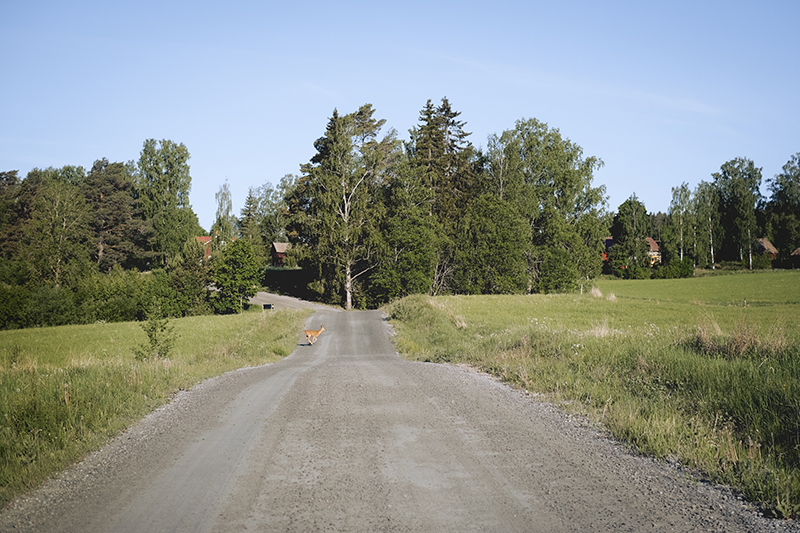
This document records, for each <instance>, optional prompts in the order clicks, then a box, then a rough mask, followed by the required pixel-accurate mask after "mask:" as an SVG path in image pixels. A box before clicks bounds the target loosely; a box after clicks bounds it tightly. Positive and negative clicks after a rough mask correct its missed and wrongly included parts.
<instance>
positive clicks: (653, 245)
mask: <svg viewBox="0 0 800 533" xmlns="http://www.w3.org/2000/svg"><path fill="white" fill-rule="evenodd" d="M645 241H646V242H647V246H648V251H647V255H648V257H649V258H650V266H651V267H652V266H656V265H660V264H661V247H660V246H659V245H658V242H657V241H656V240H655V239H653V238H652V237H647V238H645ZM603 244H604V246H605V251H603V253H602V256H603V261H608V251H609V250H610V249H611V247H612V246H614V238H613V237H606V238H605V239H603Z"/></svg>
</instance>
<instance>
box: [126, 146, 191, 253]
mask: <svg viewBox="0 0 800 533" xmlns="http://www.w3.org/2000/svg"><path fill="white" fill-rule="evenodd" d="M135 185H136V187H135V194H136V200H137V202H138V204H139V206H140V207H141V209H142V213H143V216H144V218H145V219H146V220H148V221H150V222H151V223H152V226H153V229H154V238H153V242H152V243H151V249H152V250H153V252H155V253H156V254H157V255H158V261H159V262H160V263H161V264H163V265H166V264H167V263H168V261H169V258H170V257H171V256H175V255H177V254H178V253H180V250H181V248H182V247H183V243H184V242H185V241H186V239H188V238H189V237H193V236H195V235H199V234H200V225H199V224H198V222H197V215H195V214H194V212H193V211H192V207H191V205H190V204H189V192H190V191H191V189H192V177H191V175H190V173H189V150H187V149H186V146H184V145H183V143H181V144H178V143H175V142H173V141H170V140H166V139H165V140H162V141H156V140H155V139H147V140H146V141H145V142H144V146H143V147H142V151H141V153H140V156H139V162H138V174H137V175H136V176H135Z"/></svg>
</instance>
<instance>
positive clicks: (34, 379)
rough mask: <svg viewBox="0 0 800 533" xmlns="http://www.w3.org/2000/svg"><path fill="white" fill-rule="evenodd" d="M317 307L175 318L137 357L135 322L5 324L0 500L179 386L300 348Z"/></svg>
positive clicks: (139, 340)
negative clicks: (153, 353) (163, 343)
mask: <svg viewBox="0 0 800 533" xmlns="http://www.w3.org/2000/svg"><path fill="white" fill-rule="evenodd" d="M310 314H311V311H306V310H303V311H293V310H281V311H272V312H264V313H262V312H256V313H252V312H251V313H244V314H240V315H229V316H200V317H190V318H183V319H178V320H173V321H170V325H171V326H173V327H174V329H173V335H174V338H175V344H174V346H173V348H172V350H171V351H170V352H169V354H168V357H159V358H151V359H146V360H140V359H137V358H136V356H135V352H136V350H137V349H138V348H139V347H140V346H142V345H143V344H146V343H147V336H146V334H145V332H144V330H143V329H142V327H141V325H140V324H139V323H136V322H125V323H113V324H106V323H99V324H94V325H86V326H62V327H56V328H36V329H25V330H13V331H2V332H0V505H1V504H2V503H5V502H7V501H9V500H10V499H12V498H14V497H15V496H18V495H19V494H21V493H22V492H24V491H26V490H28V489H30V488H32V487H35V486H36V485H38V484H39V483H41V482H42V481H43V480H44V479H46V478H47V477H48V476H50V475H52V474H53V473H55V472H57V471H59V470H62V469H63V468H65V467H67V466H68V465H69V464H70V463H72V462H74V461H76V460H78V459H80V458H81V457H82V456H83V455H85V454H86V452H88V451H90V450H92V449H96V448H98V447H100V446H101V445H102V444H103V443H105V442H106V441H107V440H108V439H109V438H110V437H112V436H113V435H115V434H116V433H118V432H119V431H121V430H122V429H124V428H126V427H128V426H130V425H131V424H132V423H134V422H135V421H137V420H139V419H141V418H142V417H143V416H144V415H146V414H147V413H149V412H150V411H152V410H153V409H155V408H156V407H158V406H159V405H162V404H164V403H165V402H166V401H168V399H169V397H170V395H172V394H173V393H175V392H177V391H178V390H180V389H188V388H190V387H192V386H193V385H195V384H196V383H198V382H199V381H201V380H203V379H206V378H209V377H213V376H216V375H219V374H222V373H224V372H226V371H229V370H233V369H236V368H242V367H246V366H255V365H260V364H264V363H269V362H274V361H277V360H279V359H280V358H283V357H285V356H287V355H289V354H291V353H292V351H294V349H295V347H296V345H297V342H298V334H299V332H300V330H302V328H303V324H304V322H305V320H306V318H307V317H308V316H309V315H310Z"/></svg>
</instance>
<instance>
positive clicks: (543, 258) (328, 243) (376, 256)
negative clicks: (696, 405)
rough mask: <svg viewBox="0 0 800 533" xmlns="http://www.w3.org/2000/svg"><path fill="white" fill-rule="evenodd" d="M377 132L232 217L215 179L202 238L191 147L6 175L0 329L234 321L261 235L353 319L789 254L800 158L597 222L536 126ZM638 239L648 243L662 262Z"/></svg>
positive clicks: (336, 124) (1, 197)
mask: <svg viewBox="0 0 800 533" xmlns="http://www.w3.org/2000/svg"><path fill="white" fill-rule="evenodd" d="M385 125H386V123H385V120H382V119H378V118H376V116H375V110H374V109H373V108H372V106H371V105H370V104H366V105H363V106H361V107H360V108H359V109H358V110H356V111H354V112H351V113H348V114H340V113H339V112H338V111H337V110H334V112H333V114H332V115H331V117H330V118H329V119H328V122H327V126H326V128H325V130H324V132H323V133H322V136H321V137H320V138H318V139H317V140H316V141H315V142H314V148H315V154H314V156H313V157H312V158H311V160H310V161H309V162H307V163H305V164H303V165H301V166H300V174H299V175H297V176H295V175H287V176H284V177H283V178H282V179H281V180H280V182H279V183H278V186H277V188H273V186H272V185H269V184H265V185H264V186H262V187H258V188H251V189H250V190H249V191H248V196H247V198H246V199H245V202H244V207H243V208H242V210H241V213H240V214H239V216H237V215H235V214H234V213H233V207H232V205H233V202H232V198H231V193H230V188H229V186H228V183H227V182H225V183H224V184H223V185H222V186H221V187H220V189H219V192H218V193H217V195H216V203H217V213H216V217H215V221H214V223H213V225H212V227H211V228H210V231H209V232H208V233H206V232H205V231H204V230H203V229H202V228H201V227H200V226H199V224H198V219H197V216H196V215H195V214H194V212H193V210H192V208H191V205H189V192H190V190H191V176H190V171H189V165H188V160H189V152H188V150H187V149H186V147H185V146H184V145H183V144H177V143H175V142H173V141H168V140H163V141H155V140H153V139H149V140H147V141H145V143H144V145H143V148H142V150H141V153H140V157H139V160H138V161H136V162H133V161H131V162H128V163H109V162H108V161H107V160H106V159H101V160H98V161H96V162H95V163H94V165H93V166H92V168H91V169H90V170H89V171H88V172H86V171H85V170H84V169H83V168H82V167H73V166H65V167H63V168H60V169H53V168H49V169H45V170H41V169H33V170H32V171H30V172H29V173H28V175H27V176H26V177H25V178H24V179H20V177H19V176H18V175H17V172H16V171H9V172H2V173H0V228H2V234H3V235H4V239H3V241H2V242H1V243H0V293H2V294H0V300H2V301H3V302H4V303H3V304H0V307H2V309H0V310H1V311H2V313H0V316H2V320H0V322H1V323H0V327H4V328H8V327H26V326H36V325H58V324H62V323H80V322H84V323H85V322H92V321H97V320H134V319H142V318H144V317H146V316H147V314H148V312H149V309H150V308H151V307H153V308H157V309H160V310H161V312H163V313H164V314H165V315H167V316H186V315H190V314H200V313H210V312H236V311H239V310H241V308H242V305H243V303H244V302H245V301H246V298H247V296H248V295H249V294H250V293H251V292H252V291H253V290H254V289H253V286H254V284H265V283H267V284H268V283H269V276H271V275H274V272H273V271H270V270H266V271H265V270H264V268H263V267H264V266H266V265H267V264H268V263H269V262H270V247H271V244H272V243H273V242H290V243H291V249H290V255H289V257H288V263H289V264H290V265H297V266H299V267H301V268H302V271H303V272H304V273H305V276H306V281H304V284H306V285H307V287H305V289H307V291H308V293H310V294H312V295H313V296H314V297H316V298H318V299H319V300H322V301H326V302H330V303H334V304H337V305H342V306H344V307H346V308H348V309H349V308H365V307H374V306H378V305H380V304H381V303H383V302H387V301H390V300H392V299H395V298H399V297H402V296H405V295H407V294H412V293H425V294H431V295H437V294H497V293H549V292H558V291H570V290H574V289H576V288H577V287H578V286H580V285H581V284H582V283H585V282H588V281H589V280H591V279H592V278H594V277H596V276H598V275H599V274H600V273H601V272H602V271H603V269H604V268H605V269H606V270H607V271H608V272H611V273H614V274H616V275H620V276H625V277H652V276H656V277H667V276H669V277H671V276H682V275H691V273H692V272H693V270H694V268H696V267H699V268H713V267H714V266H715V265H718V264H724V263H725V262H737V263H739V264H743V265H745V266H746V267H747V268H756V267H759V266H765V263H764V261H765V260H764V258H763V256H759V255H757V254H754V252H755V250H756V248H755V246H756V239H758V238H760V237H766V238H768V239H770V240H771V241H772V242H773V243H774V244H775V246H776V247H777V248H778V251H779V255H778V257H777V258H776V262H777V263H778V264H788V262H789V260H790V255H789V254H790V253H791V252H792V251H793V250H794V249H795V248H797V247H798V246H800V162H799V160H798V157H800V154H796V155H794V156H792V157H791V159H790V161H789V162H788V163H787V164H786V165H785V166H784V167H783V172H782V173H781V174H779V175H777V176H775V178H774V179H770V180H768V182H767V183H768V188H769V190H770V192H771V197H770V198H769V199H766V198H763V197H761V195H760V192H759V191H760V186H761V180H762V176H761V169H760V168H757V167H756V166H755V165H754V163H753V162H752V161H750V160H748V159H745V158H738V159H734V160H732V161H729V162H726V163H725V164H723V165H722V166H721V168H720V171H719V172H718V173H714V174H713V175H712V176H711V180H709V181H708V182H705V181H703V182H701V183H700V184H699V185H698V186H697V188H696V189H695V190H694V191H691V190H689V187H688V185H687V184H686V183H683V184H682V185H680V186H679V187H675V188H674V189H673V191H672V192H673V197H672V201H671V203H670V208H669V212H668V213H666V214H664V213H656V214H653V213H648V212H647V210H646V208H645V206H644V205H643V204H642V202H641V201H639V199H638V198H637V197H636V195H635V194H634V195H632V196H631V197H630V198H629V199H628V200H626V201H625V202H624V203H623V204H622V205H620V206H619V208H618V209H617V211H616V212H609V211H608V209H607V197H606V194H605V187H604V186H602V185H595V184H594V173H595V172H596V171H597V170H598V169H599V168H601V166H602V165H603V162H602V161H601V160H600V159H599V158H597V157H594V156H585V155H584V153H583V150H582V148H581V147H580V146H579V145H577V144H575V143H574V142H572V141H571V140H569V139H568V138H565V137H563V136H562V135H561V133H560V131H559V130H558V129H556V128H552V127H550V126H548V125H547V124H545V123H542V122H540V121H538V120H536V119H521V120H518V121H517V122H516V123H515V124H514V127H513V128H511V129H509V130H506V131H504V132H502V133H501V134H499V135H498V134H495V135H491V136H490V137H489V138H488V140H487V145H486V147H485V148H476V147H475V146H474V145H473V144H472V143H471V142H470V140H469V137H470V133H468V132H467V131H466V130H465V126H466V123H465V122H463V121H462V120H460V112H457V111H455V110H454V109H453V108H452V106H451V104H450V102H449V101H448V100H447V99H446V98H443V99H442V100H441V102H440V103H438V104H434V103H433V102H432V101H430V100H429V101H428V102H427V103H426V104H425V106H424V107H423V108H422V110H421V111H420V114H419V118H418V122H417V125H416V126H415V127H413V128H412V129H411V130H409V132H408V133H409V135H408V138H407V139H405V140H401V139H399V138H398V135H397V132H396V131H395V130H393V129H388V130H385ZM200 235H207V236H209V237H210V244H209V246H210V247H211V258H210V260H209V259H208V258H207V257H206V254H205V250H204V248H203V245H201V244H200V243H198V242H197V239H196V238H195V237H196V236H200ZM609 237H611V239H612V240H611V241H609V240H608V238H609ZM646 237H652V238H653V239H655V240H656V241H658V242H659V243H660V245H661V251H662V261H661V263H662V264H661V265H659V266H657V267H656V268H652V267H651V262H650V260H649V257H648V249H647V243H646V241H645V238H646ZM606 242H613V246H611V247H610V248H609V249H608V250H607V249H606ZM605 252H607V254H606V256H605V257H606V260H605V261H604V256H603V254H604V253H605ZM264 276H266V278H265V277H264ZM210 286H214V287H215V288H216V289H217V290H213V291H209V290H208V288H209V287H210Z"/></svg>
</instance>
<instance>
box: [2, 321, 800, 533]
mask: <svg viewBox="0 0 800 533" xmlns="http://www.w3.org/2000/svg"><path fill="white" fill-rule="evenodd" d="M320 324H324V325H325V329H326V331H325V332H324V333H323V334H322V335H321V336H320V337H319V340H318V341H317V342H316V344H315V345H314V346H308V345H305V338H301V340H300V341H299V344H298V347H297V349H296V351H295V352H294V353H293V354H292V355H291V356H289V357H288V358H286V359H284V360H282V361H280V362H278V363H275V364H271V365H265V366H261V367H257V368H250V369H244V370H239V371H236V372H230V373H228V374H225V375H223V376H220V377H218V378H214V379H212V380H209V381H206V382H204V383H202V384H200V385H198V386H197V387H196V388H195V389H193V390H192V391H189V392H184V393H181V394H179V395H177V396H176V397H175V398H174V400H173V401H172V402H171V403H170V404H169V405H167V406H165V407H163V408H161V409H159V410H157V411H156V412H154V413H153V414H151V415H150V416H148V417H147V418H145V419H144V420H143V421H142V422H140V423H139V424H137V425H136V426H134V427H133V428H131V429H129V430H128V431H127V432H125V433H124V434H122V435H121V436H120V437H118V438H116V439H114V440H113V441H112V442H111V443H110V444H109V445H107V446H106V447H105V448H103V449H102V450H101V451H99V452H97V453H94V454H92V455H90V456H89V457H88V458H87V459H86V460H85V461H83V462H82V463H80V464H79V465H77V466H76V467H75V468H72V469H70V470H69V471H67V472H65V473H63V474H61V475H60V476H58V477H57V478H56V479H53V480H51V481H50V482H48V483H47V484H46V485H45V486H44V487H42V488H41V489H40V490H38V491H36V492H35V493H33V494H32V495H30V496H29V497H27V498H25V499H21V500H19V501H17V502H15V503H14V504H13V505H12V506H11V507H10V508H8V509H6V510H5V511H4V512H3V513H2V515H0V530H2V531H37V532H44V533H48V532H76V533H77V532H81V533H92V532H166V531H171V532H184V531H186V532H189V531H191V532H233V531H236V532H239V531H425V532H432V531H437V532H438V531H504V532H505V531H542V532H561V531H563V532H597V531H659V532H661V531H720V532H722V531H724V532H737V531H790V530H792V531H797V529H796V524H792V523H786V522H778V521H774V520H773V521H769V520H766V519H764V518H761V517H759V516H758V515H756V514H755V513H753V512H752V511H749V510H748V509H747V507H748V506H747V504H746V503H745V502H742V501H741V500H740V499H739V498H737V497H736V496H735V495H732V494H731V493H729V492H727V491H725V490H721V489H717V488H714V487H712V486H710V485H708V484H704V483H700V482H697V481H693V480H692V479H691V478H690V477H689V476H688V475H686V474H682V473H681V472H680V471H679V470H678V469H676V468H675V467H674V466H670V465H666V464H660V463H658V462H655V461H653V460H650V459H647V458H642V457H635V456H633V455H631V454H630V453H628V452H627V451H625V449H624V448H623V447H621V446H619V445H617V444H615V443H614V442H612V441H610V440H609V439H608V438H607V437H606V436H605V435H604V434H603V433H602V432H600V431H598V430H597V429H594V428H592V427H591V426H589V425H587V424H586V423H583V422H581V421H580V420H578V419H574V418H572V417H569V416H566V415H564V414H562V413H561V412H559V411H558V410H556V409H555V408H553V407H552V406H549V405H547V404H544V403H541V402H538V401H537V400H536V399H534V398H531V397H529V396H527V395H525V394H524V393H522V392H520V391H515V390H512V389H510V388H508V387H507V386H505V385H502V384H500V383H497V382H496V381H495V380H493V379H491V378H490V377H488V376H485V375H481V374H477V373H474V372H469V371H467V370H465V369H461V368H457V367H453V366H448V365H434V364H425V363H415V362H409V361H405V360H403V359H401V358H400V357H399V356H398V355H397V354H396V352H395V348H394V346H393V345H392V343H391V340H390V335H389V328H388V326H387V324H386V322H385V321H384V320H383V318H382V316H381V314H380V313H379V312H370V311H365V312H347V313H345V312H336V311H333V310H326V311H318V312H317V313H316V314H315V315H314V316H313V317H312V318H311V319H310V320H309V322H308V327H313V329H318V328H319V325H320Z"/></svg>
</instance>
